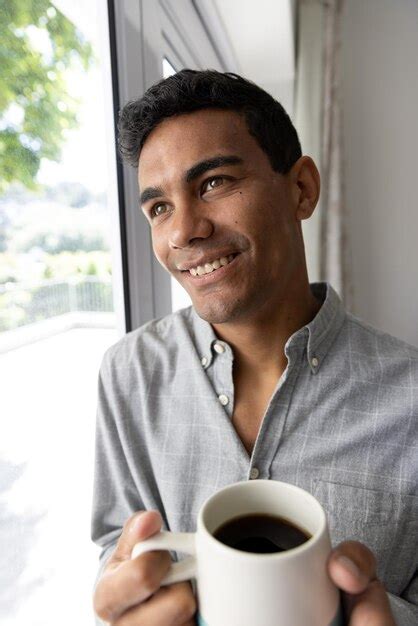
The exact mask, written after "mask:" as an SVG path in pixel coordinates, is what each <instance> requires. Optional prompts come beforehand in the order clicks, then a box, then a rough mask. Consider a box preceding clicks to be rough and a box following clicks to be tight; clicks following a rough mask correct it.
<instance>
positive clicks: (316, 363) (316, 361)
mask: <svg viewBox="0 0 418 626" xmlns="http://www.w3.org/2000/svg"><path fill="white" fill-rule="evenodd" d="M318 364H319V361H318V359H317V358H316V356H314V357H312V365H313V367H318Z"/></svg>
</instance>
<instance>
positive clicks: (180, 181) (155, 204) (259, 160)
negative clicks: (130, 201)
mask: <svg viewBox="0 0 418 626" xmlns="http://www.w3.org/2000/svg"><path fill="white" fill-rule="evenodd" d="M220 157H222V158H225V157H228V159H227V160H226V162H225V163H224V164H220V163H221V162H220V161H218V162H216V161H212V160H214V159H218V158H220ZM228 160H229V162H228ZM209 161H212V163H209ZM204 162H206V163H204ZM199 164H200V165H199ZM138 182H139V188H140V191H141V197H143V196H144V195H145V196H146V198H145V201H143V202H142V209H143V211H144V213H145V215H146V216H147V219H148V220H149V222H150V224H151V232H152V241H153V248H154V252H155V255H156V257H157V259H158V261H159V262H160V263H161V265H163V267H165V268H166V269H167V270H168V271H169V272H170V273H171V274H172V275H173V276H174V278H175V279H176V280H178V282H179V283H180V284H181V285H182V286H183V287H184V288H185V289H186V291H187V292H188V293H189V295H190V298H191V300H192V302H193V305H194V307H195V309H196V311H197V313H198V314H199V315H200V316H201V317H202V318H203V319H205V320H207V321H208V322H211V323H214V324H216V323H218V324H219V323H225V322H230V321H233V320H238V319H239V320H240V321H245V320H247V319H248V320H249V319H250V318H251V317H252V316H253V315H255V314H256V313H257V311H259V310H260V309H261V307H262V308H263V309H265V308H266V307H267V308H268V307H270V306H271V307H276V306H277V304H278V303H279V302H280V300H281V299H282V298H284V297H285V293H286V288H287V285H288V284H289V281H291V280H292V279H296V278H297V273H298V271H299V269H300V264H301V249H303V244H302V238H301V230H300V224H299V223H298V221H297V220H296V218H295V207H294V203H293V202H292V195H291V191H290V181H289V176H288V175H287V176H283V175H282V174H278V173H276V172H274V171H273V170H272V168H271V165H270V162H269V160H268V157H267V155H266V154H265V153H264V152H263V150H261V148H260V147H259V146H258V144H257V142H256V140H255V139H254V138H253V137H252V136H251V135H250V134H249V132H248V130H247V126H246V124H245V120H244V118H243V117H241V116H240V115H239V114H238V113H236V112H232V111H224V110H217V109H204V110H200V111H196V112H193V113H188V114H184V115H181V116H178V117H172V118H167V119H165V120H163V121H162V122H161V123H160V124H159V125H158V126H157V127H156V128H154V130H153V131H152V132H151V133H150V135H149V136H148V137H147V139H146V141H145V144H144V146H143V149H142V152H141V155H140V159H139V168H138ZM150 188H153V189H150ZM144 192H145V194H144ZM231 255H234V256H233V257H232V256H231ZM231 259H232V261H231ZM212 262H214V264H213V265H212ZM226 262H228V264H225V263H226ZM206 264H209V265H206ZM198 266H200V267H198ZM196 267H198V274H197V275H194V274H195V273H196V272H195V270H194V269H192V271H190V268H196ZM207 270H211V271H210V273H205V274H203V272H206V271H207Z"/></svg>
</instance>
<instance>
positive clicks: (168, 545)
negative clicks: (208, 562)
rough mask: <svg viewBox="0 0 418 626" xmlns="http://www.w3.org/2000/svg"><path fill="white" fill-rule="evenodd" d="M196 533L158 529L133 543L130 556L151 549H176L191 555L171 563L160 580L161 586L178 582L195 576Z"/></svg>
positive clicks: (133, 556)
mask: <svg viewBox="0 0 418 626" xmlns="http://www.w3.org/2000/svg"><path fill="white" fill-rule="evenodd" d="M195 538H196V533H172V532H169V531H164V530H162V531H160V532H159V533H156V534H155V535H153V536H152V537H150V538H149V539H145V540H144V541H140V542H139V543H136V544H135V545H134V548H133V550H132V555H131V558H132V559H134V558H135V557H137V556H139V555H140V554H144V552H150V551H151V550H178V551H179V552H186V553H187V554H191V555H192V556H189V557H187V558H186V559H183V560H182V561H179V562H178V563H173V564H172V565H171V567H170V570H169V572H168V574H167V575H166V576H165V578H163V580H162V581H161V583H160V584H161V586H162V587H164V586H165V585H171V584H172V583H180V582H182V581H184V580H190V579H191V578H196V541H195Z"/></svg>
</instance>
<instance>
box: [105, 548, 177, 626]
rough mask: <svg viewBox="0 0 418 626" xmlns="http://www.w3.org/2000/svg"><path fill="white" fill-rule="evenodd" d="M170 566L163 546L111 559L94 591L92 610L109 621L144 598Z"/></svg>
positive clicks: (154, 587) (149, 593) (169, 559)
mask: <svg viewBox="0 0 418 626" xmlns="http://www.w3.org/2000/svg"><path fill="white" fill-rule="evenodd" d="M170 566H171V558H170V554H169V552H167V550H155V551H152V552H146V553H144V554H141V555H139V556H138V557H137V558H135V559H132V560H125V561H120V562H119V563H116V562H115V563H114V564H113V567H111V568H108V569H106V570H105V571H104V573H103V575H102V577H101V578H100V580H99V582H98V584H97V587H96V590H95V594H94V610H95V612H96V613H97V615H98V616H99V617H100V618H101V619H103V620H104V621H105V622H112V621H114V620H115V619H117V618H118V617H119V616H120V615H121V614H122V613H124V612H125V611H126V610H127V609H130V608H131V607H133V606H135V605H137V604H139V603H141V602H144V600H146V599H147V598H149V597H150V596H152V594H153V593H155V591H157V590H158V589H159V587H160V584H161V581H162V579H163V578H164V577H165V576H166V574H167V573H168V571H169V569H170Z"/></svg>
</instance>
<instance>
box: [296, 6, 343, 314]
mask: <svg viewBox="0 0 418 626" xmlns="http://www.w3.org/2000/svg"><path fill="white" fill-rule="evenodd" d="M343 5H344V0H299V2H298V10H297V66H296V76H297V78H296V94H295V102H296V105H295V124H296V128H297V130H298V133H299V136H300V139H301V143H302V150H303V152H304V154H309V155H310V156H312V157H313V159H314V160H315V161H316V163H317V165H318V167H319V170H320V173H321V198H320V202H319V205H318V207H317V209H316V211H315V213H314V215H313V216H312V217H311V219H310V220H307V221H305V222H303V230H304V236H305V242H306V257H307V264H308V271H309V277H310V280H313V281H315V280H326V281H328V282H330V283H331V284H332V285H333V287H334V288H335V289H336V291H337V292H338V293H339V295H340V296H341V298H342V299H343V300H344V303H345V305H346V306H347V307H348V308H350V306H351V305H352V300H353V294H352V285H351V280H350V272H349V252H350V249H349V242H348V236H347V227H346V222H347V206H346V204H345V202H344V168H343V133H342V107H341V97H340V93H341V75H340V45H341V17H342V10H343Z"/></svg>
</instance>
